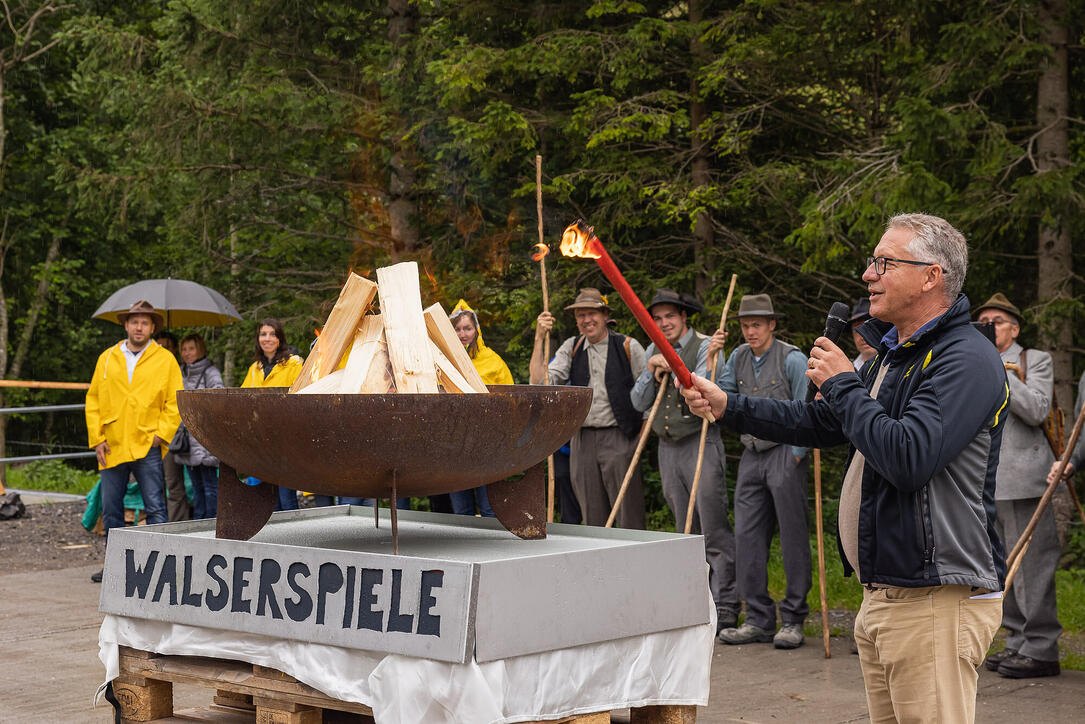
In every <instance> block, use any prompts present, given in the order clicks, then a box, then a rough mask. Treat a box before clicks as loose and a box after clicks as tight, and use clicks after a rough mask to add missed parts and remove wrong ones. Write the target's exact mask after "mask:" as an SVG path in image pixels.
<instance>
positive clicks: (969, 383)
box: [723, 294, 1010, 591]
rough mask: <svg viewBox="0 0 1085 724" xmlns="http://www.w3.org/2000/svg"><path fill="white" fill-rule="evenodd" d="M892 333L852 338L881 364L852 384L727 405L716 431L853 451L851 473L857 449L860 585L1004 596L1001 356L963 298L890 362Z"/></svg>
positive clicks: (849, 378) (882, 328)
mask: <svg viewBox="0 0 1085 724" xmlns="http://www.w3.org/2000/svg"><path fill="white" fill-rule="evenodd" d="M890 328H891V326H890V325H888V324H886V323H885V322H881V321H879V320H871V321H869V322H867V323H866V324H864V325H863V327H861V328H860V334H862V336H863V338H864V339H866V340H867V341H868V342H869V343H870V344H871V345H873V346H874V347H875V348H876V349H877V350H878V354H877V355H876V356H875V357H874V358H873V359H872V360H870V361H869V362H867V364H866V365H864V366H863V368H862V370H860V371H859V372H858V373H855V372H847V373H842V374H839V375H836V376H834V377H832V378H830V379H828V380H826V381H825V384H824V385H822V387H821V392H822V395H823V396H824V399H822V400H818V401H816V402H814V403H812V404H806V403H804V402H788V401H777V400H766V399H758V398H750V397H745V396H744V395H729V396H728V401H727V411H726V413H725V415H724V418H723V423H724V424H725V425H727V426H729V427H731V428H734V429H736V430H739V431H741V432H748V433H752V434H753V435H756V436H757V437H763V438H767V439H770V440H777V441H779V442H787V443H791V444H792V445H807V446H810V447H821V448H825V447H830V446H832V445H840V444H843V443H850V444H851V446H852V449H851V452H850V453H849V456H848V459H849V462H850V459H851V455H854V454H855V450H856V449H858V450H860V451H861V452H862V453H863V455H864V456H866V465H865V468H864V473H863V482H862V499H861V503H860V507H859V566H860V568H861V569H862V571H863V578H864V579H865V580H864V582H865V583H883V584H887V585H892V586H905V587H921V586H937V585H946V584H962V585H968V586H977V587H982V588H986V589H990V590H996V591H997V590H1001V589H1002V582H1003V580H1004V578H1005V574H1006V562H1005V551H1004V549H1003V547H1002V542H1001V541H1000V540H999V538H998V534H997V533H996V532H995V502H994V492H995V470H996V468H997V467H998V453H999V445H1000V444H1001V440H1002V429H1003V426H1004V424H1005V419H1006V415H1007V414H1008V413H1009V399H1010V397H1009V395H1010V393H1009V387H1008V385H1007V383H1006V372H1005V368H1004V367H1003V366H1002V360H1001V358H1000V357H999V355H998V350H997V349H996V348H995V346H994V345H992V344H991V342H990V341H989V340H988V339H987V338H985V337H984V336H983V335H982V334H981V333H980V332H979V331H977V330H976V329H975V328H973V327H972V325H971V323H970V317H969V305H968V298H967V297H965V296H964V295H963V294H962V295H959V296H958V297H957V300H956V301H955V302H954V303H953V305H952V306H951V307H950V308H949V310H948V311H947V312H946V313H945V314H944V315H942V316H941V317H940V318H938V320H937V321H936V322H935V323H934V324H933V325H932V326H931V327H930V328H928V329H926V330H923V331H920V332H919V333H918V334H917V335H915V336H914V337H913V338H912V339H910V340H909V341H908V342H906V343H905V344H904V345H902V346H900V347H898V348H897V349H895V350H891V349H890V348H889V347H888V346H887V345H886V344H885V343H883V342H882V338H883V336H884V335H885V334H886V333H887V332H888V331H889V330H890ZM883 360H888V364H889V369H888V371H887V372H886V376H885V379H884V380H883V381H882V387H881V390H880V392H879V394H878V399H877V400H875V399H873V398H872V397H870V392H869V389H870V387H871V386H872V385H873V383H874V379H875V377H876V375H877V370H878V367H879V365H881V363H882V361H883ZM845 469H846V468H845ZM841 559H842V560H843V561H844V570H845V572H846V573H849V574H850V573H851V566H849V565H848V562H847V560H846V559H845V558H844V556H843V554H842V553H841Z"/></svg>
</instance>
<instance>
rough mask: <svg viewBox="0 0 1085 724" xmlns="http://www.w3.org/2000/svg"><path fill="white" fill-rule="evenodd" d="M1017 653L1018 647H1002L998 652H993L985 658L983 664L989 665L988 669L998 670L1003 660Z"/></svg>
mask: <svg viewBox="0 0 1085 724" xmlns="http://www.w3.org/2000/svg"><path fill="white" fill-rule="evenodd" d="M1016 655H1017V649H1002V650H1001V651H999V652H998V653H996V654H991V655H990V656H988V657H987V658H986V659H984V660H983V665H984V666H985V667H987V670H988V671H998V667H999V666H1001V665H1002V662H1003V661H1005V660H1006V659H1008V658H1010V657H1011V656H1016Z"/></svg>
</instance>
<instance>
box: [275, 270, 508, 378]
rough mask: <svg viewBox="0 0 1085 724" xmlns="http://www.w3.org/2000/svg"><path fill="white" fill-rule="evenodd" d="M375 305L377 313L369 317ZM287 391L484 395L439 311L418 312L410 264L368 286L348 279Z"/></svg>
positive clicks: (361, 280) (419, 306)
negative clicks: (375, 303)
mask: <svg viewBox="0 0 1085 724" xmlns="http://www.w3.org/2000/svg"><path fill="white" fill-rule="evenodd" d="M378 298H379V303H380V313H379V314H374V313H372V312H373V304H374V301H376V300H378ZM344 355H348V356H347V361H346V364H345V365H341V362H342V360H343V357H344ZM290 391H291V392H298V393H301V394H303V395H305V394H343V393H346V394H386V393H389V392H429V393H436V392H465V393H475V392H487V391H488V390H487V388H486V385H485V383H483V381H482V378H481V377H480V376H479V374H478V372H477V371H476V370H475V365H474V364H473V363H472V362H471V357H470V356H469V355H468V354H467V350H466V349H464V346H463V345H462V344H460V340H459V339H458V338H457V337H456V331H455V330H454V329H453V328H452V322H450V321H449V319H448V314H446V313H445V310H444V309H442V308H441V305H440V304H434V305H433V306H431V307H428V308H427V309H425V310H423V309H422V296H421V292H420V290H419V286H418V265H417V264H416V263H415V262H413V261H412V262H404V263H402V264H396V265H395V266H390V267H382V268H380V269H377V283H376V284H374V283H373V282H371V281H369V280H368V279H365V278H364V277H361V276H358V275H357V274H354V273H353V272H352V273H351V275H350V277H349V278H348V279H347V283H346V284H344V285H343V289H342V291H341V292H340V293H339V299H338V301H336V303H335V307H334V308H333V309H332V311H331V314H330V315H328V321H327V322H326V323H325V324H324V329H323V330H322V331H321V333H320V336H319V337H318V338H317V342H316V345H315V346H314V347H313V350H312V352H311V353H310V354H309V357H308V359H306V360H305V365H304V366H303V367H302V370H301V374H300V375H298V379H297V381H296V382H294V385H293V386H292V387H291V388H290Z"/></svg>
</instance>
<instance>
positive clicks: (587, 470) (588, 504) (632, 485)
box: [569, 427, 644, 530]
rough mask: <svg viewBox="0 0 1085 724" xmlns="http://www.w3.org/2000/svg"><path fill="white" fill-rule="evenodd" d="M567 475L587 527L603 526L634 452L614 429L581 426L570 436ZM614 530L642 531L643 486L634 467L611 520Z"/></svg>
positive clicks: (630, 443)
mask: <svg viewBox="0 0 1085 724" xmlns="http://www.w3.org/2000/svg"><path fill="white" fill-rule="evenodd" d="M570 447H571V448H572V453H571V454H570V456H569V473H570V475H571V477H572V479H573V492H574V493H576V500H577V502H578V503H580V511H581V513H583V515H584V522H585V523H586V524H587V525H599V526H601V525H605V524H606V522H607V518H608V517H609V516H610V509H611V508H612V507H613V506H614V501H615V499H617V497H618V490H619V489H620V488H621V487H622V479H623V478H624V477H625V473H626V471H627V470H628V469H629V463H630V462H631V461H632V460H633V453H634V452H636V449H637V441H636V439H633V440H630V439H629V438H627V437H626V436H625V434H624V433H622V431H621V430H619V429H618V428H617V427H582V428H580V429H579V430H578V431H577V433H576V435H573V439H572V440H571V444H570ZM614 526H615V527H616V528H637V529H639V530H644V483H643V481H642V480H641V474H640V466H639V465H638V466H637V469H636V471H635V472H634V473H633V477H632V478H631V479H630V481H629V487H628V488H627V489H626V491H625V497H624V498H622V507H620V508H618V517H617V518H616V519H615V520H614Z"/></svg>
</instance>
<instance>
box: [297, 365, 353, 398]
mask: <svg viewBox="0 0 1085 724" xmlns="http://www.w3.org/2000/svg"><path fill="white" fill-rule="evenodd" d="M345 374H346V370H336V371H335V372H332V373H331V374H330V375H326V376H324V377H321V378H320V379H319V380H317V381H316V382H314V383H312V384H310V385H306V386H305V387H303V388H301V389H300V390H298V391H297V393H296V394H299V395H336V394H339V392H341V391H342V389H341V387H340V385H341V384H342V382H343V379H344V377H345Z"/></svg>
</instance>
